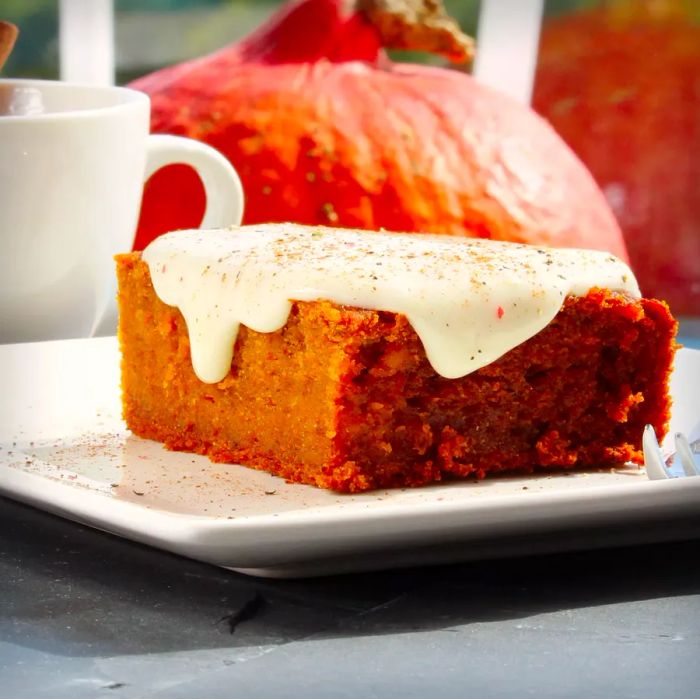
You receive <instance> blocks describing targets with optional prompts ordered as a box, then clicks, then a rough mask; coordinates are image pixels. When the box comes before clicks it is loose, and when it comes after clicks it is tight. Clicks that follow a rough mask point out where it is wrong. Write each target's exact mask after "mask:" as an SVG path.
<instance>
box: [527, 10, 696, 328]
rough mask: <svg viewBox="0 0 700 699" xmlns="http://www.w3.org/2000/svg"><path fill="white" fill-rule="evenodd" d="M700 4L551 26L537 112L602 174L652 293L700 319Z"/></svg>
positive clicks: (605, 14)
mask: <svg viewBox="0 0 700 699" xmlns="http://www.w3.org/2000/svg"><path fill="white" fill-rule="evenodd" d="M693 6H694V8H695V10H694V11H695V12H696V17H697V20H700V13H698V7H697V0H692V2H687V1H686V0H653V1H650V0H643V1H641V0H622V1H619V0H618V2H616V3H612V4H610V3H606V4H605V5H604V6H601V7H599V8H595V9H593V10H587V11H582V12H576V13H572V14H569V15H563V16H561V17H557V18H553V19H552V20H550V21H549V22H547V23H546V24H545V26H544V28H543V32H542V40H541V46H540V62H539V67H538V72H537V78H536V83H535V93H534V105H535V107H536V108H537V109H538V110H539V111H540V113H541V114H543V115H544V116H545V117H546V118H547V119H549V120H550V121H551V123H552V124H553V126H554V127H555V128H556V129H557V130H558V132H559V133H560V134H561V135H562V136H563V137H564V139H565V140H566V141H567V143H569V144H570V145H571V146H572V147H573V149H574V150H575V151H576V153H577V154H578V155H579V156H580V157H581V159H582V160H583V161H584V163H586V165H587V166H588V167H590V169H591V171H592V172H593V175H594V176H595V178H596V179H597V181H598V184H599V185H600V186H601V187H602V188H603V191H604V192H605V193H606V194H607V196H608V199H609V201H610V204H611V205H612V206H613V208H614V211H615V214H616V215H617V218H618V220H619V221H620V224H621V226H622V229H623V231H624V234H625V240H626V243H627V247H628V249H629V253H630V258H631V261H632V267H633V269H634V271H635V274H636V275H637V278H638V279H639V282H640V285H641V287H642V290H643V291H644V292H645V293H646V294H648V295H651V296H655V297H657V298H663V299H665V300H667V301H668V303H669V304H670V306H671V310H672V311H673V312H674V313H676V314H680V315H695V316H700V184H699V183H700V82H699V78H698V76H699V75H700V26H698V24H697V23H694V22H693V19H692V15H691V14H690V12H691V10H692V9H693Z"/></svg>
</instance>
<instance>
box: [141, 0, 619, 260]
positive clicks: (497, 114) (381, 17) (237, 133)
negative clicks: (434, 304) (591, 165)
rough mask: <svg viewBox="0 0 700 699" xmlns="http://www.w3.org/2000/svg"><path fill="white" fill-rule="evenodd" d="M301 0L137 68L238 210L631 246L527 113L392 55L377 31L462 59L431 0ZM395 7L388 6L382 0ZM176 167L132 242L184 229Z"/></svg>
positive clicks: (188, 203) (161, 124)
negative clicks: (211, 159)
mask: <svg viewBox="0 0 700 699" xmlns="http://www.w3.org/2000/svg"><path fill="white" fill-rule="evenodd" d="M351 4H352V3H349V2H343V1H342V0H297V1H296V2H291V3H288V4H287V5H285V6H284V7H283V8H282V9H281V10H280V11H279V12H278V13H277V14H276V15H275V16H273V17H272V18H271V19H270V21H269V22H268V23H267V24H266V25H265V26H263V27H262V28H260V29H259V30H258V31H257V32H255V33H254V34H252V35H251V36H249V37H248V38H246V39H244V40H243V41H241V42H239V43H237V44H234V45H231V46H228V47H225V48H223V49H221V50H219V51H218V52H216V53H214V54H212V55H209V56H205V57H203V58H200V59H197V60H194V61H190V62H188V63H184V64H180V65H176V66H173V67H170V68H166V69H164V70H161V71H158V72H156V73H154V74H152V75H149V76H146V77H144V78H141V79H139V80H137V81H136V82H135V83H134V84H133V87H136V88H138V89H141V90H144V91H145V92H147V93H148V94H149V95H150V96H151V99H152V110H153V111H152V124H151V125H152V130H153V131H154V132H165V133H174V134H181V135H186V136H190V137H193V138H197V139H200V140H202V141H205V142H207V143H209V144H210V145H212V146H214V147H215V148H218V149H219V150H220V151H221V152H222V153H224V154H225V155H226V156H227V157H228V158H229V159H230V160H231V162H232V163H233V165H234V166H235V167H236V169H237V170H238V172H239V174H240V176H241V180H242V182H243V186H244V189H245V192H246V199H247V201H246V212H245V222H246V223H256V222H262V221H296V222H300V223H307V224H332V225H336V226H356V227H364V228H370V229H378V228H386V229H388V230H403V231H433V232H437V233H453V234H465V235H470V236H481V237H489V238H497V239H502V240H512V241H522V242H528V243H542V244H550V245H554V246H570V247H572V246H573V247H589V248H597V249H602V250H607V251H610V252H612V253H614V254H616V255H619V256H620V257H622V258H626V250H625V246H624V243H623V240H622V237H621V233H620V230H619V228H618V226H617V223H616V221H615V219H614V217H613V215H612V212H611V211H610V209H609V207H608V205H607V203H606V201H605V199H604V197H603V196H602V194H601V193H600V191H599V190H598V188H597V186H596V184H595V182H594V181H593V178H592V177H591V176H590V174H589V173H588V171H587V170H586V169H585V167H584V166H583V165H582V164H581V163H580V162H579V160H578V159H577V158H576V157H575V156H574V155H573V153H572V152H571V150H570V149H569V148H568V147H567V146H566V145H565V144H564V143H563V141H562V140H561V139H560V138H559V136H557V135H556V133H555V132H554V130H553V129H551V128H550V126H549V125H548V124H547V123H546V122H545V121H544V120H543V119H541V118H540V117H538V116H537V115H536V114H535V113H534V112H533V111H531V110H530V109H528V108H527V107H525V106H522V105H521V104H519V103H517V102H515V101H513V100H511V99H510V98H508V97H506V96H504V95H502V94H499V93H497V92H495V91H494V90H492V89H489V88H487V87H484V86H482V85H480V84H478V83H477V82H475V81H474V80H473V79H472V78H471V77H470V76H468V75H466V74H465V73H462V72H458V71H454V70H449V69H444V68H437V67H425V66H420V65H407V64H401V63H393V62H391V61H390V60H389V59H388V58H387V56H386V54H385V53H384V51H383V47H386V45H387V42H390V44H391V45H393V46H396V45H403V46H404V47H411V46H416V45H417V46H418V47H420V48H429V49H437V50H439V51H441V52H442V53H445V54H448V55H450V56H454V55H455V54H461V56H460V57H462V58H464V57H465V56H466V55H467V54H468V53H469V43H468V41H467V40H466V37H464V36H463V35H460V34H459V33H458V29H457V28H456V25H453V24H451V20H449V18H447V17H446V16H445V15H444V14H442V13H441V12H444V10H441V8H440V10H441V12H440V11H438V14H437V15H436V16H431V13H430V12H429V10H430V9H431V8H433V9H434V7H435V5H436V2H435V0H424V1H422V2H421V1H420V0H413V1H411V0H403V2H401V1H400V0H398V1H397V0H392V2H388V1H386V0H385V1H384V2H382V0H374V1H371V0H364V2H358V3H356V6H354V7H350V8H349V9H346V8H347V7H348V6H349V5H351ZM385 6H386V7H389V6H390V7H391V8H396V7H397V6H399V7H400V8H401V9H399V10H398V11H396V10H395V9H389V10H387V9H386V7H385ZM184 177H185V175H184V174H183V170H182V169H180V170H179V171H173V170H170V171H165V172H163V173H161V174H160V176H158V175H157V176H156V177H154V178H153V180H152V181H151V182H150V183H149V185H148V187H147V191H146V197H145V203H144V212H143V217H142V221H141V225H140V228H139V233H138V237H137V241H136V247H137V248H140V247H143V246H144V245H145V244H147V243H148V242H149V240H151V239H152V238H153V237H154V236H155V235H157V234H159V233H161V232H163V231H164V230H167V229H169V228H174V227H183V226H192V225H196V224H197V223H198V218H199V216H201V210H202V206H203V204H202V201H201V196H202V195H201V192H200V194H199V195H198V197H192V196H188V197H186V198H184V199H182V202H183V207H182V209H181V210H180V211H177V212H175V213H176V215H177V216H178V217H180V220H174V219H173V217H172V212H173V209H172V207H173V201H174V200H176V199H177V198H178V197H177V193H178V192H182V191H183V189H186V187H187V183H186V182H184Z"/></svg>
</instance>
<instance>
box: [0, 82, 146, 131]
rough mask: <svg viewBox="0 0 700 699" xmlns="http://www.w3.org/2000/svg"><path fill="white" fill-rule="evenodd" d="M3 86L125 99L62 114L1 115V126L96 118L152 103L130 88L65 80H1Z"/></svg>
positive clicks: (144, 95)
mask: <svg viewBox="0 0 700 699" xmlns="http://www.w3.org/2000/svg"><path fill="white" fill-rule="evenodd" d="M3 85H16V86H20V87H35V88H37V89H41V88H42V87H50V89H58V90H71V89H79V90H93V91H95V92H103V93H106V92H109V93H117V94H119V95H122V96H123V99H122V100H121V101H119V102H117V103H116V104H110V105H108V106H101V107H87V108H85V109H70V110H66V111H61V112H43V113H40V114H0V124H2V123H10V122H12V123H17V122H32V121H48V120H67V119H80V118H88V117H95V116H99V115H101V114H105V113H109V112H114V111H118V110H121V109H128V108H129V107H130V106H132V105H134V104H147V105H149V107H150V102H151V100H150V98H149V96H148V95H147V94H146V93H145V92H141V91H139V90H134V89H133V88H130V87H122V86H121V85H91V84H90V83H76V82H67V81H63V80H35V79H33V78H0V87H2V86H3Z"/></svg>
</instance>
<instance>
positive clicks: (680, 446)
mask: <svg viewBox="0 0 700 699" xmlns="http://www.w3.org/2000/svg"><path fill="white" fill-rule="evenodd" d="M674 439H675V442H676V454H678V456H679V458H680V460H681V465H682V466H683V472H684V473H685V475H686V476H700V471H698V466H697V465H696V463H695V458H694V457H693V452H692V451H691V449H690V444H688V439H687V437H686V436H685V435H684V434H683V433H682V432H676V434H675V435H674Z"/></svg>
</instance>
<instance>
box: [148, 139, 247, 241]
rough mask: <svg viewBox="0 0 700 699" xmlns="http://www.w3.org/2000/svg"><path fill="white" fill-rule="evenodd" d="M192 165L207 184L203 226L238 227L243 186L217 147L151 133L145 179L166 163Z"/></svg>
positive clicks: (242, 200) (201, 224) (241, 215)
mask: <svg viewBox="0 0 700 699" xmlns="http://www.w3.org/2000/svg"><path fill="white" fill-rule="evenodd" d="M175 164H184V165H190V166H191V167H193V168H194V169H195V170H196V171H197V174H198V175H199V177H200V179H201V180H202V184H203V185H204V192H205V194H206V199H207V204H206V208H205V210H204V217H203V218H202V222H201V223H200V224H199V227H200V228H226V227H227V226H237V225H238V224H240V222H241V220H242V218H243V205H244V198H243V187H242V186H241V180H240V179H239V177H238V173H237V172H236V171H235V170H234V169H233V166H232V165H231V163H229V161H228V160H227V159H226V158H225V157H224V156H223V155H221V153H219V151H218V150H216V149H214V148H212V147H211V146H208V145H206V144H204V143H201V142H200V141H195V140H193V139H191V138H184V137H183V136H169V135H165V134H152V135H150V136H149V137H148V139H147V140H146V171H145V174H144V182H145V181H146V180H147V179H148V178H149V177H150V176H151V175H152V174H153V173H154V172H156V170H160V168H162V167H165V166H166V165H175Z"/></svg>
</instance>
